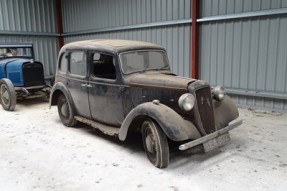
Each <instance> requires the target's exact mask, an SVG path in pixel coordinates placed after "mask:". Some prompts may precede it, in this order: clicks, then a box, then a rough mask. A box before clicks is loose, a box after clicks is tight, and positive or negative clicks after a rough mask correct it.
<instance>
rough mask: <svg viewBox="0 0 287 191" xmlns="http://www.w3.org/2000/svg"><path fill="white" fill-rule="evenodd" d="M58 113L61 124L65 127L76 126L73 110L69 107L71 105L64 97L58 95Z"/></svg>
mask: <svg viewBox="0 0 287 191" xmlns="http://www.w3.org/2000/svg"><path fill="white" fill-rule="evenodd" d="M57 105H58V113H59V116H60V119H61V121H62V123H63V124H64V125H65V126H68V127H73V126H75V125H76V124H77V121H76V120H75V118H74V109H73V108H72V107H71V103H70V102H69V101H68V99H67V98H66V97H65V96H64V95H60V96H59V98H58V103H57Z"/></svg>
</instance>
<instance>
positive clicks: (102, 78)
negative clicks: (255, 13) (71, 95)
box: [89, 52, 124, 126]
mask: <svg viewBox="0 0 287 191" xmlns="http://www.w3.org/2000/svg"><path fill="white" fill-rule="evenodd" d="M90 64H91V66H90V68H91V70H90V86H91V87H90V88H89V102H90V110H91V116H92V118H93V119H94V120H95V121H99V122H102V123H105V124H109V125H112V126H119V125H120V124H121V123H122V122H123V120H124V113H123V105H122V97H123V90H124V86H123V85H120V83H119V77H118V76H117V73H118V72H116V63H115V57H114V56H113V55H112V54H107V53H100V52H91V54H90Z"/></svg>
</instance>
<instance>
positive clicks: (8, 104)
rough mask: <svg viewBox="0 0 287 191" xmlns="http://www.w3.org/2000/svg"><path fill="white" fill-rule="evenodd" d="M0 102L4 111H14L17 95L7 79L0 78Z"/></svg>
mask: <svg viewBox="0 0 287 191" xmlns="http://www.w3.org/2000/svg"><path fill="white" fill-rule="evenodd" d="M0 103H1V105H2V107H3V109H4V110H6V111H14V109H15V107H16V103H17V95H16V92H15V88H14V85H13V83H12V82H11V81H10V80H9V79H2V80H0Z"/></svg>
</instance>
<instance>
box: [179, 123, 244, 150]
mask: <svg viewBox="0 0 287 191" xmlns="http://www.w3.org/2000/svg"><path fill="white" fill-rule="evenodd" d="M241 124H242V120H241V119H235V120H233V121H231V122H230V123H229V124H228V126H226V127H224V128H223V129H220V130H218V131H215V132H214V133H211V134H208V135H205V136H204V137H201V138H199V139H196V140H193V141H190V142H188V143H185V144H182V145H180V146H179V150H187V149H190V148H192V147H195V146H197V145H200V144H203V143H206V142H208V141H210V140H212V139H216V138H217V137H219V136H221V135H223V134H225V133H227V132H229V131H230V130H232V129H234V128H235V127H238V126H239V125H241Z"/></svg>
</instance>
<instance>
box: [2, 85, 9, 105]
mask: <svg viewBox="0 0 287 191" xmlns="http://www.w3.org/2000/svg"><path fill="white" fill-rule="evenodd" d="M1 100H2V103H4V104H6V105H7V104H9V93H8V91H7V88H6V86H5V85H2V86H1Z"/></svg>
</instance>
